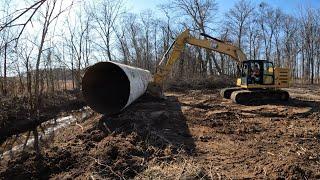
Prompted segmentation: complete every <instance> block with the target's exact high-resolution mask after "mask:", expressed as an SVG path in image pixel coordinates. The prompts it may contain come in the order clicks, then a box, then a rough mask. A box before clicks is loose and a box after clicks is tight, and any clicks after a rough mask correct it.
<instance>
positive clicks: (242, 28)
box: [226, 0, 254, 48]
mask: <svg viewBox="0 0 320 180" xmlns="http://www.w3.org/2000/svg"><path fill="white" fill-rule="evenodd" d="M253 11H254V7H253V6H252V5H251V3H250V1H247V0H240V1H238V2H236V3H235V5H234V7H233V8H231V9H229V11H228V12H227V13H226V25H227V26H228V29H229V30H230V33H231V34H233V35H234V36H235V37H236V39H237V45H238V46H239V48H242V38H243V36H244V34H246V33H247V30H248V28H249V23H250V21H249V20H250V16H252V15H253Z"/></svg>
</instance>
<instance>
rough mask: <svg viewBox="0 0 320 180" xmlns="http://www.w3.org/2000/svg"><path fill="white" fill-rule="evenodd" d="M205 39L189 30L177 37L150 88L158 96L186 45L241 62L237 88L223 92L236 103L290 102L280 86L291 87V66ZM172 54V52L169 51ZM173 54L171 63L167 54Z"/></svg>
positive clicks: (216, 40) (160, 94) (222, 93)
mask: <svg viewBox="0 0 320 180" xmlns="http://www.w3.org/2000/svg"><path fill="white" fill-rule="evenodd" d="M201 35H202V36H204V37H205V38H204V39H199V38H195V37H194V36H192V35H191V34H190V31H189V30H188V29H187V30H185V31H184V32H182V33H181V34H179V35H178V36H177V38H176V39H175V41H174V42H173V43H172V45H171V46H170V47H169V49H168V50H167V51H166V53H165V55H164V56H163V58H162V60H161V61H160V63H159V67H158V69H157V70H158V71H157V72H156V73H155V74H154V77H153V82H151V83H150V84H149V86H148V91H149V92H150V93H151V94H153V95H155V96H162V95H163V94H162V93H163V87H164V83H165V81H166V79H167V77H168V76H169V74H170V72H171V70H172V68H173V65H174V63H175V62H176V61H177V60H179V58H180V55H181V52H182V51H183V49H184V47H185V45H186V44H190V45H194V46H198V47H201V48H205V49H209V50H212V51H216V52H219V53H223V54H226V55H229V56H230V57H231V58H232V59H233V60H234V61H236V63H237V67H238V69H239V70H238V71H239V77H238V78H237V82H236V85H237V87H231V88H224V89H222V90H221V91H220V94H221V96H222V97H223V98H227V99H232V101H233V102H235V103H240V104H249V103H252V102H253V103H254V102H260V101H263V102H266V101H267V102H270V101H272V102H273V101H274V100H276V101H278V100H280V101H286V100H288V99H289V93H288V92H287V91H284V90H281V89H280V88H288V87H289V84H290V75H289V69H288V68H279V67H274V65H273V63H272V62H270V61H266V60H247V57H246V55H245V54H244V53H243V51H242V50H241V49H240V48H238V47H236V46H235V45H232V44H231V43H228V42H224V41H222V40H219V39H216V38H214V37H211V36H209V35H207V34H203V33H202V34H201ZM169 53H170V54H169ZM168 54H169V58H168V60H167V62H166V63H165V64H164V63H163V62H164V61H165V57H167V55H168Z"/></svg>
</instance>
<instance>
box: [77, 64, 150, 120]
mask: <svg viewBox="0 0 320 180" xmlns="http://www.w3.org/2000/svg"><path fill="white" fill-rule="evenodd" d="M151 80H152V75H151V73H150V72H149V71H147V70H144V69H140V68H135V67H132V66H127V65H124V64H119V63H115V62H110V61H108V62H99V63H96V64H94V65H93V66H90V67H89V68H88V69H87V70H86V72H85V74H84V76H83V78H82V93H83V96H84V99H85V101H86V102H87V103H88V105H89V106H90V107H91V108H92V109H93V110H95V111H97V112H99V113H102V114H107V115H112V114H116V113H119V112H120V111H122V110H123V109H124V108H126V107H127V106H128V105H130V104H131V103H132V102H133V101H135V100H136V99H138V98H139V97H140V96H141V95H143V94H144V93H145V91H146V89H147V86H148V83H149V82H150V81H151Z"/></svg>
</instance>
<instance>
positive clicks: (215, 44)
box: [149, 29, 247, 95]
mask: <svg viewBox="0 0 320 180" xmlns="http://www.w3.org/2000/svg"><path fill="white" fill-rule="evenodd" d="M205 37H209V38H210V39H207V38H205V39H198V38H195V37H194V36H192V35H191V34H190V31H189V30H188V29H187V30H185V31H184V32H182V33H181V34H180V35H178V37H177V38H176V40H175V41H174V42H173V44H172V46H171V48H169V50H168V51H167V52H166V53H169V51H170V49H172V51H171V54H170V56H169V59H168V60H167V62H166V64H165V65H163V62H164V58H163V59H162V60H161V61H160V64H159V68H158V72H157V73H156V74H155V75H154V81H153V83H151V84H150V87H149V91H151V93H152V94H155V95H157V94H159V92H157V91H162V89H163V83H164V81H165V80H166V78H167V76H168V75H169V74H170V71H171V70H172V67H173V65H174V63H175V62H176V61H177V60H178V59H179V57H180V55H181V53H182V51H183V49H184V46H185V45H186V44H190V45H194V46H198V47H202V48H205V49H208V50H212V51H216V52H220V53H223V54H226V55H229V56H230V57H231V58H232V59H233V60H235V61H236V62H237V63H238V64H240V63H241V62H242V61H245V60H246V59H247V58H246V55H245V54H244V53H243V52H242V51H241V49H239V48H238V47H236V46H234V45H232V44H229V43H227V42H224V41H222V40H218V39H216V38H212V37H210V36H208V35H205ZM164 57H165V56H164ZM155 86H157V87H155ZM161 93H162V92H161ZM161 93H160V94H161Z"/></svg>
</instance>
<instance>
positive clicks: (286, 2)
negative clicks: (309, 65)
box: [125, 0, 320, 14]
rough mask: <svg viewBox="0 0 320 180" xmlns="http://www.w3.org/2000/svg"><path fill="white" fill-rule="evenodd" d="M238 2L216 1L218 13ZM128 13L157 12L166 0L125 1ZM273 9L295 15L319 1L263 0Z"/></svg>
mask: <svg viewBox="0 0 320 180" xmlns="http://www.w3.org/2000/svg"><path fill="white" fill-rule="evenodd" d="M237 1H238V0H216V2H217V3H218V6H219V9H218V11H219V13H222V14H223V13H224V12H226V11H227V10H228V9H230V8H231V7H232V6H233V5H234V3H235V2H237ZM125 2H126V4H127V8H128V10H129V11H133V12H137V13H138V12H141V11H142V10H146V9H153V10H155V11H157V5H158V4H162V3H165V2H167V0H125ZM253 2H254V3H256V4H259V3H260V2H262V0H255V1H253ZM264 2H267V3H268V4H270V5H272V6H273V7H279V8H281V9H282V10H283V11H284V12H286V13H289V14H295V13H296V11H297V9H298V8H299V6H301V5H302V6H310V7H314V8H320V0H265V1H264Z"/></svg>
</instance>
